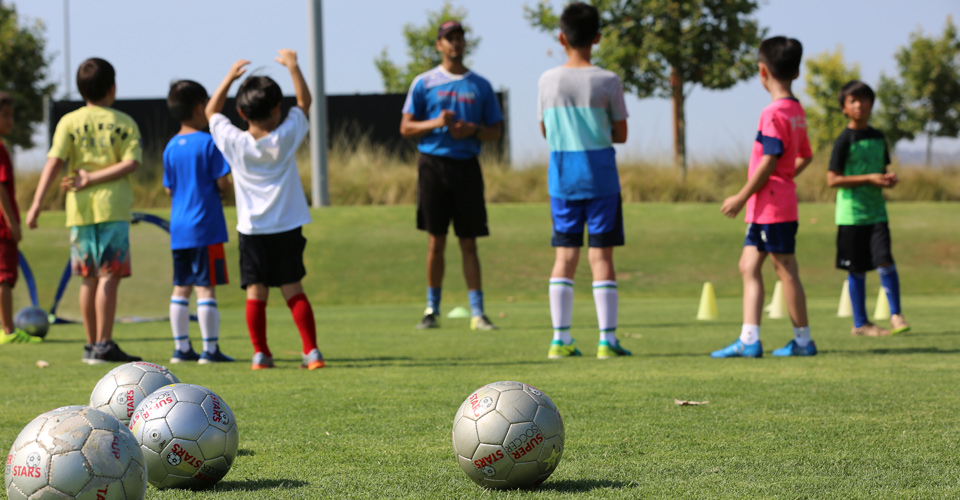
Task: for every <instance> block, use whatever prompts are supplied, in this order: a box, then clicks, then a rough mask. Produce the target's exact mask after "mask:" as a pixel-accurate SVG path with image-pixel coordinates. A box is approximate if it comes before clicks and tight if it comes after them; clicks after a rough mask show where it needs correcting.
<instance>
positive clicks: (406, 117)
mask: <svg viewBox="0 0 960 500" xmlns="http://www.w3.org/2000/svg"><path fill="white" fill-rule="evenodd" d="M465 47H466V41H465V40H464V38H463V27H462V26H461V25H460V23H458V22H456V21H447V22H445V23H443V24H441V25H440V27H439V28H438V30H437V51H439V52H440V54H441V55H442V57H443V62H441V63H440V65H439V66H437V67H436V68H434V69H431V70H430V71H427V72H426V73H423V74H421V75H419V76H417V78H416V79H415V80H414V81H413V84H412V85H411V86H410V92H409V93H408V94H407V100H406V102H405V103H404V104H403V118H402V119H401V122H400V135H402V136H403V137H408V138H417V139H419V140H420V142H419V145H418V146H417V149H419V151H420V159H419V160H418V162H417V163H418V178H417V229H420V230H422V231H427V233H428V234H429V240H428V251H427V309H426V311H425V312H424V315H423V319H422V320H421V321H420V324H418V325H417V328H436V327H438V326H439V324H438V322H437V315H438V314H439V312H440V297H441V290H442V286H443V272H444V259H443V253H444V250H445V249H446V244H447V230H448V228H449V226H450V221H451V219H452V220H453V229H454V232H455V233H456V234H457V237H458V238H459V239H460V252H461V253H462V254H463V276H464V278H465V279H466V282H467V295H468V298H469V300H470V309H471V313H472V314H471V315H472V319H471V321H470V328H471V329H473V330H483V331H488V330H496V329H497V327H496V326H494V325H493V323H491V322H490V319H489V318H487V316H486V314H484V310H483V290H482V288H481V281H480V258H479V256H478V255H477V238H478V237H481V236H487V235H489V234H490V231H489V229H488V228H487V209H486V206H485V204H484V203H485V202H484V197H483V174H482V173H481V171H480V163H479V162H478V161H477V156H478V155H479V154H480V143H481V142H482V141H494V142H495V141H498V140H500V135H501V133H502V128H501V122H503V116H502V114H501V113H500V105H499V104H498V103H497V98H496V94H495V93H494V92H493V87H491V86H490V82H488V81H487V80H486V79H484V78H483V77H481V76H480V75H477V74H476V73H473V72H472V71H470V70H468V69H467V67H466V66H464V65H463V54H464V49H465Z"/></svg>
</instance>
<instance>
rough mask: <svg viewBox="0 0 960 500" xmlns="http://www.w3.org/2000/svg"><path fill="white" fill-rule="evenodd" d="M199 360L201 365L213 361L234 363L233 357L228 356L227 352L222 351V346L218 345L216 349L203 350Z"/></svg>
mask: <svg viewBox="0 0 960 500" xmlns="http://www.w3.org/2000/svg"><path fill="white" fill-rule="evenodd" d="M197 362H198V363H200V364H201V365H209V364H213V363H232V362H233V358H231V357H230V356H227V355H226V354H224V353H222V352H220V347H219V346H218V347H217V350H216V351H213V352H207V351H203V353H201V354H200V356H198V357H197Z"/></svg>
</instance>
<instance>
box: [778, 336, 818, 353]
mask: <svg viewBox="0 0 960 500" xmlns="http://www.w3.org/2000/svg"><path fill="white" fill-rule="evenodd" d="M772 354H773V355H774V356H816V355H817V344H815V343H813V341H812V340H811V341H810V343H809V344H807V346H806V347H800V346H799V345H797V341H796V340H791V341H790V342H787V345H785V346H783V347H781V348H779V349H776V350H774V351H773V353H772Z"/></svg>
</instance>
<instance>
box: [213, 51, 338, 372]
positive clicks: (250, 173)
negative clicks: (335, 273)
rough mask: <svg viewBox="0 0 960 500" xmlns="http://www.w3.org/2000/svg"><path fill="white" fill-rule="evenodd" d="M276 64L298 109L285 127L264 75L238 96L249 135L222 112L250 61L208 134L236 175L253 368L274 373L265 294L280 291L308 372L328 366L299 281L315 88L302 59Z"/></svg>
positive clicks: (226, 82) (237, 69) (240, 65)
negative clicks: (303, 166) (306, 144)
mask: <svg viewBox="0 0 960 500" xmlns="http://www.w3.org/2000/svg"><path fill="white" fill-rule="evenodd" d="M279 54H280V55H279V57H276V58H275V59H276V61H277V62H279V63H280V64H282V65H284V66H286V67H287V69H289V70H290V76H291V77H292V78H293V88H294V91H295V92H296V95H297V106H296V107H294V108H291V109H290V113H289V114H288V115H287V117H286V119H284V120H283V121H282V122H281V120H280V101H281V100H282V98H283V94H282V93H281V91H280V86H279V85H277V83H276V82H275V81H273V80H272V79H270V78H269V77H266V76H251V77H249V78H247V79H246V80H245V81H244V82H243V84H241V85H240V88H239V89H238V90H237V111H238V112H239V113H240V116H241V118H243V119H244V120H246V121H247V123H249V128H248V130H247V131H246V132H244V131H242V130H240V129H239V128H237V127H236V126H234V125H233V124H232V123H231V122H230V120H229V119H228V118H227V117H226V116H224V115H222V114H220V111H221V110H222V109H223V105H224V103H225V102H226V100H227V92H228V91H229V90H230V86H231V85H232V84H233V82H234V81H236V80H238V79H239V78H240V76H242V75H243V74H244V72H246V66H247V65H248V64H250V61H246V60H242V59H241V60H239V61H237V62H235V63H233V66H231V67H230V71H228V72H227V76H226V77H224V79H223V81H222V82H221V83H220V86H219V87H218V88H217V90H216V92H214V93H213V96H211V97H210V102H209V103H207V107H206V115H207V118H208V119H209V120H210V134H211V135H212V136H213V141H214V143H215V144H216V145H217V148H218V149H219V150H220V152H222V153H223V156H224V158H225V159H226V160H227V163H228V164H230V166H231V168H232V172H233V183H234V192H235V194H236V203H237V231H238V232H239V233H240V236H239V238H238V240H239V244H238V246H239V248H240V287H241V288H243V289H245V290H246V291H247V329H248V330H249V332H250V341H251V342H252V343H253V350H254V355H253V369H254V370H260V369H264V368H273V366H274V364H273V355H272V354H271V353H270V348H269V347H267V296H268V292H269V290H270V288H269V287H280V293H282V294H283V298H284V299H285V300H286V301H287V306H289V307H290V312H291V313H292V314H293V320H294V322H295V323H296V324H297V329H298V330H299V331H300V339H301V341H302V342H303V364H302V365H301V367H302V368H309V369H311V370H314V369H317V368H323V367H324V360H323V355H321V354H320V350H319V349H317V334H316V323H315V322H314V318H313V309H312V308H311V307H310V301H309V300H308V299H307V296H306V294H304V293H303V287H302V286H301V284H300V280H302V279H303V277H304V276H305V275H306V269H305V268H304V266H303V249H304V247H305V246H306V243H307V240H306V239H304V237H303V235H302V232H301V226H303V225H304V224H309V223H310V210H309V209H308V208H307V199H306V195H305V194H304V191H303V184H301V182H300V174H299V172H298V170H297V162H296V152H297V147H298V146H299V145H300V143H301V142H302V141H303V138H304V137H305V136H306V135H307V133H308V132H309V131H310V125H309V123H308V122H307V113H308V112H309V109H310V102H311V97H310V90H309V89H308V88H307V82H306V81H305V80H304V79H303V74H302V73H301V72H300V66H299V65H298V64H297V53H296V52H294V51H292V50H289V49H281V50H280V51H279Z"/></svg>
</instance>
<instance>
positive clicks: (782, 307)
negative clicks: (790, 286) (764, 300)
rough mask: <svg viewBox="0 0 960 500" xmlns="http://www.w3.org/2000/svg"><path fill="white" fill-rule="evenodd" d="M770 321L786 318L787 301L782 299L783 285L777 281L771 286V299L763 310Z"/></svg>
mask: <svg viewBox="0 0 960 500" xmlns="http://www.w3.org/2000/svg"><path fill="white" fill-rule="evenodd" d="M764 309H765V310H766V311H767V316H768V317H769V318H770V319H783V318H786V317H787V299H785V298H784V297H783V283H781V282H780V281H779V280H778V281H777V284H776V285H773V298H772V299H771V300H770V304H769V305H768V306H767V307H765V308H764Z"/></svg>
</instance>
